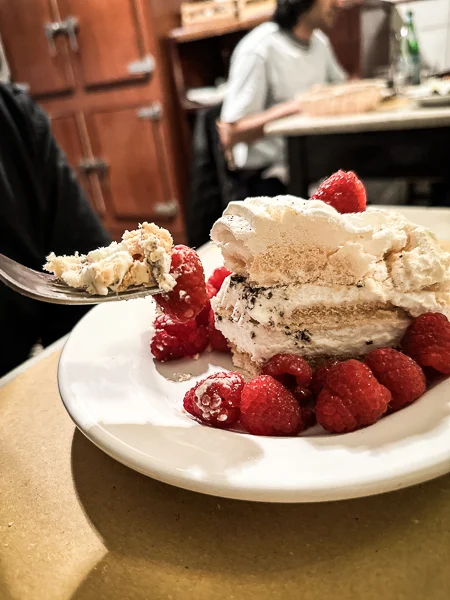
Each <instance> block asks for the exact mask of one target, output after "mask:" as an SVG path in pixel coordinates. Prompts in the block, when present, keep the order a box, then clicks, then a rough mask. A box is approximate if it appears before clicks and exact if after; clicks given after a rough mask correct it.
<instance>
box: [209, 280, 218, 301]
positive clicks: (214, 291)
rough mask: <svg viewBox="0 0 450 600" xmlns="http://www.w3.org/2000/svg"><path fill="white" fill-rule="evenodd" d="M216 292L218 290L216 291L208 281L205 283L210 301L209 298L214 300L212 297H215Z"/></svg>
mask: <svg viewBox="0 0 450 600" xmlns="http://www.w3.org/2000/svg"><path fill="white" fill-rule="evenodd" d="M218 291H219V290H218V289H216V288H215V287H214V286H213V285H212V284H211V283H209V282H208V281H207V282H206V294H207V296H208V298H209V299H210V300H211V298H214V296H217V293H218Z"/></svg>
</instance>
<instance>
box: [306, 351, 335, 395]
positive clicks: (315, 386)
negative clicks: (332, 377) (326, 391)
mask: <svg viewBox="0 0 450 600" xmlns="http://www.w3.org/2000/svg"><path fill="white" fill-rule="evenodd" d="M337 363H338V361H337V360H331V361H330V362H328V363H326V364H325V365H322V366H321V367H318V368H317V369H316V370H315V371H314V373H313V376H312V381H311V388H312V391H313V394H314V395H315V396H318V395H319V394H320V392H321V391H322V390H323V388H324V385H325V381H326V379H327V375H328V371H329V370H330V369H331V367H332V366H333V365H336V364H337Z"/></svg>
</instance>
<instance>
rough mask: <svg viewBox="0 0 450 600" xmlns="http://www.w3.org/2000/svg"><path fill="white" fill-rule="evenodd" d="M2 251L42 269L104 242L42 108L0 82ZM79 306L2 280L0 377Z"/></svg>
mask: <svg viewBox="0 0 450 600" xmlns="http://www.w3.org/2000/svg"><path fill="white" fill-rule="evenodd" d="M0 131H1V135H0V253H2V254H5V255H6V256H9V257H10V258H12V259H14V260H16V261H18V262H20V263H22V264H23V265H25V266H27V267H30V268H32V269H36V270H41V269H42V265H43V264H44V262H45V257H46V256H47V254H49V252H51V251H52V250H54V251H55V252H56V253H57V254H73V253H74V252H75V251H76V250H79V251H80V252H83V253H84V252H88V251H89V250H92V249H94V248H98V247H99V246H104V245H107V244H109V243H110V241H111V240H110V238H109V235H108V234H107V233H106V231H105V230H104V229H103V227H102V225H101V223H100V221H99V220H98V218H97V216H96V215H95V213H94V212H93V210H92V208H91V207H90V205H89V203H88V201H87V199H86V197H85V195H84V193H83V191H82V189H81V188H80V186H79V185H78V183H77V181H76V179H75V175H74V173H73V171H72V170H71V168H70V167H69V166H68V164H67V161H66V158H65V156H64V154H63V153H62V152H61V150H60V149H59V148H58V145H57V143H56V141H55V139H54V137H53V135H52V132H51V129H50V122H49V119H48V118H47V116H46V115H45V113H44V112H43V111H42V110H41V109H40V108H39V107H38V106H36V104H35V103H34V102H33V101H32V100H31V98H30V97H29V96H28V95H27V94H25V93H24V92H22V91H20V90H19V89H18V88H17V87H15V86H14V85H8V84H0ZM85 312H86V309H85V308H84V307H78V306H59V305H56V304H45V303H41V302H37V301H36V300H31V299H29V298H25V297H24V296H21V295H20V294H17V293H16V292H14V291H12V290H11V289H9V288H8V287H6V286H5V285H3V284H2V283H0V333H1V336H2V350H1V352H0V376H2V375H4V374H5V373H6V372H8V371H9V370H11V369H13V368H14V367H15V366H17V365H18V364H20V363H21V362H23V361H24V360H26V359H27V357H28V355H29V352H30V349H31V347H32V346H33V345H34V344H35V343H36V342H38V341H40V342H41V343H42V344H43V345H44V346H45V345H47V344H50V343H52V342H53V341H55V340H57V339H59V338H60V337H61V336H63V335H64V334H66V333H68V332H69V331H70V330H71V329H72V327H73V326H74V325H75V323H76V322H77V321H78V320H79V319H80V317H81V316H82V315H83V314H84V313H85Z"/></svg>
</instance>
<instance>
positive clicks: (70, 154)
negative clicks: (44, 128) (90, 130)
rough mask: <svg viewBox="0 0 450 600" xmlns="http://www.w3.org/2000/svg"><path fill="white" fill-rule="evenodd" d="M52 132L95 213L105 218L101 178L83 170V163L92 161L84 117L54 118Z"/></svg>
mask: <svg viewBox="0 0 450 600" xmlns="http://www.w3.org/2000/svg"><path fill="white" fill-rule="evenodd" d="M52 131H53V135H54V136H55V138H56V141H57V142H58V144H59V146H60V148H61V149H62V150H63V151H64V153H65V155H66V157H67V161H68V162H69V164H70V166H71V167H72V169H73V170H74V171H75V173H76V174H77V176H78V180H79V182H80V183H81V185H82V186H83V188H84V190H85V192H86V194H87V196H88V198H89V200H90V202H91V204H92V206H93V207H94V209H95V211H96V212H97V213H98V214H99V215H100V216H101V217H103V216H104V214H105V204H104V202H103V197H102V191H101V187H100V181H99V176H98V174H97V173H96V172H95V171H90V170H89V169H88V170H83V169H82V168H80V166H81V165H82V164H83V161H86V160H89V159H92V153H91V149H90V143H89V140H88V138H87V135H86V125H85V122H84V118H83V115H68V116H63V117H56V118H52Z"/></svg>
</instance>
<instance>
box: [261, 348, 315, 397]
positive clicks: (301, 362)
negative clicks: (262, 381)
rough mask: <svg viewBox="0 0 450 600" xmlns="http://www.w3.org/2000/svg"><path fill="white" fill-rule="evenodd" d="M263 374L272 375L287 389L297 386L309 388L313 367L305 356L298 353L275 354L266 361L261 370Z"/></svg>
mask: <svg viewBox="0 0 450 600" xmlns="http://www.w3.org/2000/svg"><path fill="white" fill-rule="evenodd" d="M261 374H262V375H270V376H271V377H273V378H274V379H276V380H277V381H279V382H280V383H282V384H283V385H284V386H285V387H286V388H287V389H289V390H291V391H292V390H294V388H295V387H296V386H299V387H301V388H309V386H310V385H311V377H312V369H311V367H310V366H309V365H308V363H307V362H306V360H305V359H304V358H302V357H301V356H298V355H296V354H275V356H272V358H271V359H269V360H268V362H266V364H265V365H264V366H263V368H262V370H261Z"/></svg>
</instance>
